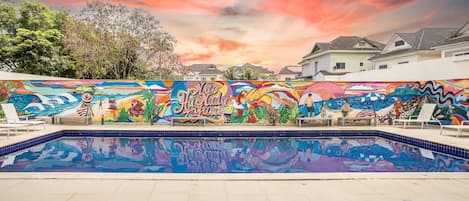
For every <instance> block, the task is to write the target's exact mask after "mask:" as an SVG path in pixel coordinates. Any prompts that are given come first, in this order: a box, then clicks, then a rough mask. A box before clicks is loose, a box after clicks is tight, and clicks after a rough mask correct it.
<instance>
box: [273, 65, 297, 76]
mask: <svg viewBox="0 0 469 201" xmlns="http://www.w3.org/2000/svg"><path fill="white" fill-rule="evenodd" d="M290 67H292V66H285V67H283V68H282V69H281V70H280V72H279V73H278V74H279V75H292V74H294V75H298V74H300V73H301V72H296V71H293V70H291V69H290ZM295 67H297V66H295Z"/></svg>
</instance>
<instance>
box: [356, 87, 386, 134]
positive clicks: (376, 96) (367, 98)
mask: <svg viewBox="0 0 469 201" xmlns="http://www.w3.org/2000/svg"><path fill="white" fill-rule="evenodd" d="M378 100H384V95H381V94H377V93H375V92H371V93H369V94H367V95H366V96H365V97H363V98H362V99H361V102H362V103H364V102H368V103H371V106H372V107H373V114H374V117H375V120H374V124H375V126H376V107H375V102H376V101H378Z"/></svg>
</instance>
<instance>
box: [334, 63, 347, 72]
mask: <svg viewBox="0 0 469 201" xmlns="http://www.w3.org/2000/svg"><path fill="white" fill-rule="evenodd" d="M338 69H345V63H344V62H337V63H335V66H334V70H338Z"/></svg>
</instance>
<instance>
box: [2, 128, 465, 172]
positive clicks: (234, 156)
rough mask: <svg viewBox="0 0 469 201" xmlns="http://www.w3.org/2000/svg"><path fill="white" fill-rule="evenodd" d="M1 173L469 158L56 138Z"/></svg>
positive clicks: (296, 167)
mask: <svg viewBox="0 0 469 201" xmlns="http://www.w3.org/2000/svg"><path fill="white" fill-rule="evenodd" d="M0 171H1V172H173V173H286V172H433V171H445V172H461V171H462V172H466V171H469V163H468V160H464V159H461V158H457V157H452V156H449V155H446V154H441V153H437V152H432V151H429V150H426V149H423V148H418V147H415V146H412V145H408V144H404V143H400V142H396V141H391V140H388V139H385V138H380V137H375V136H365V137H364V136H361V137H337V136H335V137H314V138H299V137H288V138H284V137H275V138H272V137H270V138H268V137H262V138H259V137H242V138H239V137H223V138H221V137H211V138H200V137H198V138H194V137H192V138H187V137H185V138H180V137H160V138H146V137H143V138H142V137H73V138H71V137H62V138H59V139H55V140H52V141H49V142H46V143H43V144H39V145H36V146H33V147H30V148H27V149H24V150H21V151H18V152H15V153H11V154H9V155H6V156H3V157H1V158H0Z"/></svg>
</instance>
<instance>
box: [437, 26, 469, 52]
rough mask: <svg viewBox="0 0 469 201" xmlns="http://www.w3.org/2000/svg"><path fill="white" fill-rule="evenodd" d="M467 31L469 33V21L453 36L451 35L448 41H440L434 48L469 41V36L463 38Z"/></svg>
mask: <svg viewBox="0 0 469 201" xmlns="http://www.w3.org/2000/svg"><path fill="white" fill-rule="evenodd" d="M467 31H469V20H468V21H467V22H466V23H465V24H464V25H463V26H462V27H461V28H459V29H458V31H456V32H455V33H454V34H453V35H451V36H450V37H448V38H447V39H445V40H443V41H440V42H439V43H438V44H436V45H434V46H433V47H436V46H443V45H449V44H455V43H461V42H466V41H469V36H463V34H464V33H465V32H467ZM461 36H462V37H461Z"/></svg>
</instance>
